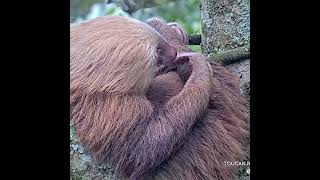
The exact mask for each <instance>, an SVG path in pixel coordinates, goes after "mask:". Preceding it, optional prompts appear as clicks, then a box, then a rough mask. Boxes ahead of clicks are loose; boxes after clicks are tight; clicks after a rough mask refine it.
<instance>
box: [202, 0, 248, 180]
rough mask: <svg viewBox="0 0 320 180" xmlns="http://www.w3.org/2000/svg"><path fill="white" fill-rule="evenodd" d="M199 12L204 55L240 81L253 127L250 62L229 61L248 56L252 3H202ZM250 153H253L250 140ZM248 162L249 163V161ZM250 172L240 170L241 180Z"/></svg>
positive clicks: (229, 0)
mask: <svg viewBox="0 0 320 180" xmlns="http://www.w3.org/2000/svg"><path fill="white" fill-rule="evenodd" d="M200 10H201V11H200V12H201V26H202V37H201V49H202V52H203V53H204V54H205V55H206V56H208V57H209V58H211V59H212V60H215V61H218V62H221V59H223V61H224V62H222V63H223V64H225V65H226V68H227V69H229V70H230V71H231V72H232V73H234V74H235V75H237V76H238V77H239V78H240V86H241V92H242V93H243V94H244V96H245V98H246V100H247V107H248V108H247V119H248V122H249V124H250V113H249V112H250V106H249V102H250V60H249V58H247V59H244V60H242V61H236V62H235V61H229V60H230V59H234V58H233V57H235V56H238V57H248V56H249V51H250V45H249V44H250V0H201V5H200ZM239 47H240V48H239ZM235 49H237V50H239V51H237V50H236V51H235ZM228 52H232V53H228ZM239 55H240V56H239ZM221 57H223V58H221ZM226 57H227V58H226ZM247 150H248V153H250V152H249V151H250V146H249V138H248V145H247ZM247 160H250V157H248V159H247ZM248 168H250V167H243V168H242V169H241V171H240V176H239V179H248V178H249V176H248V173H247V172H246V170H247V169H248Z"/></svg>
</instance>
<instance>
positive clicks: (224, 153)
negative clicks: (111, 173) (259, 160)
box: [70, 17, 246, 180]
mask: <svg viewBox="0 0 320 180" xmlns="http://www.w3.org/2000/svg"><path fill="white" fill-rule="evenodd" d="M148 24H150V25H151V26H152V27H153V28H154V29H153V28H151V27H150V26H148V25H146V24H144V23H141V22H139V21H136V20H133V19H129V18H123V17H103V18H96V19H94V20H91V21H89V22H85V23H81V24H79V25H75V26H72V27H71V29H70V31H71V32H70V44H71V55H70V66H71V69H70V76H71V79H70V85H71V89H70V106H71V121H72V122H73V123H74V125H75V128H76V131H77V135H78V137H79V140H80V142H81V143H83V145H84V146H85V148H86V149H87V150H88V151H89V152H90V153H91V154H92V155H93V157H94V159H95V160H96V161H98V162H105V161H106V162H108V163H109V164H111V166H112V167H113V169H114V170H115V172H116V174H117V175H118V177H120V178H122V179H169V180H170V179H172V180H174V179H186V180H189V179H190V180H193V179H194V180H196V179H231V178H232V177H234V174H235V171H236V169H235V167H228V166H225V165H224V161H241V160H242V158H243V157H244V151H243V141H244V137H245V135H246V130H245V123H244V102H243V99H242V97H241V96H240V91H239V85H238V81H237V80H236V79H235V77H234V76H233V75H231V74H230V73H229V72H228V71H227V70H226V69H225V68H223V67H222V66H220V65H218V64H216V63H212V62H211V68H212V70H213V75H212V71H211V69H210V67H209V66H208V65H207V62H206V61H205V58H204V56H202V55H200V54H197V55H193V56H190V57H189V61H186V62H184V61H182V60H181V61H179V62H177V63H176V64H175V69H174V70H173V71H170V72H168V73H165V74H162V75H159V76H157V77H156V78H154V77H155V75H156V73H157V71H158V70H159V68H158V67H157V66H156V59H157V53H156V49H157V44H159V42H160V41H163V40H165V41H166V40H167V41H169V42H170V43H172V44H174V45H175V46H176V48H177V49H178V51H179V52H188V51H190V50H189V49H188V48H187V47H186V46H185V39H184V38H181V37H183V36H181V35H179V34H178V35H177V33H178V32H177V31H176V30H174V28H172V27H171V25H166V22H165V21H163V20H160V19H152V20H150V21H149V22H148ZM155 24H156V26H155ZM158 27H161V28H158ZM172 30H173V31H172ZM157 31H158V32H157ZM160 34H161V35H160ZM172 37H175V38H172Z"/></svg>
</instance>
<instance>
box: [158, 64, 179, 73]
mask: <svg viewBox="0 0 320 180" xmlns="http://www.w3.org/2000/svg"><path fill="white" fill-rule="evenodd" d="M175 70H177V67H176V66H175V65H170V66H166V65H163V64H161V65H158V66H157V70H156V76H159V75H162V74H166V73H168V72H170V71H175Z"/></svg>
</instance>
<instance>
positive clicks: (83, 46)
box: [70, 16, 177, 94]
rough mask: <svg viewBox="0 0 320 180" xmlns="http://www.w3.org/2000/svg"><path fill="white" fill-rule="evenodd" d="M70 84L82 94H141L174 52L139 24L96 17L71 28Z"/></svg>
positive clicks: (124, 18)
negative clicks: (82, 92) (83, 92)
mask: <svg viewBox="0 0 320 180" xmlns="http://www.w3.org/2000/svg"><path fill="white" fill-rule="evenodd" d="M70 51H71V53H70V76H71V79H70V81H71V82H70V84H71V89H72V90H78V91H85V93H95V92H107V93H120V94H123V93H143V92H145V91H146V89H147V88H148V87H149V85H150V82H151V81H152V79H153V78H154V76H155V74H156V72H157V70H159V69H160V67H161V66H164V65H170V64H172V62H173V61H174V60H175V58H176V55H177V51H176V49H175V47H174V46H172V45H171V44H170V43H168V42H167V41H166V40H165V39H164V38H163V37H162V36H161V35H160V34H159V33H158V32H157V31H155V30H154V29H153V28H152V27H150V26H149V25H147V24H145V23H142V22H140V21H137V20H134V19H131V18H127V17H119V16H106V17H99V18H96V19H93V20H90V21H87V22H82V23H79V24H76V25H73V26H72V27H71V28H70Z"/></svg>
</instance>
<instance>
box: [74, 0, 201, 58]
mask: <svg viewBox="0 0 320 180" xmlns="http://www.w3.org/2000/svg"><path fill="white" fill-rule="evenodd" d="M199 5H200V0H70V23H75V22H79V21H84V20H89V19H93V18H96V17H98V16H105V15H118V16H129V17H133V18H135V19H139V20H141V21H144V20H146V19H147V18H150V17H154V16H160V17H162V18H164V19H165V20H166V21H167V22H172V21H174V22H178V23H179V24H181V25H182V26H183V27H184V28H185V30H186V31H187V32H188V34H201V24H200V8H199ZM190 48H192V49H193V50H194V51H198V52H201V48H200V46H190Z"/></svg>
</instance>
